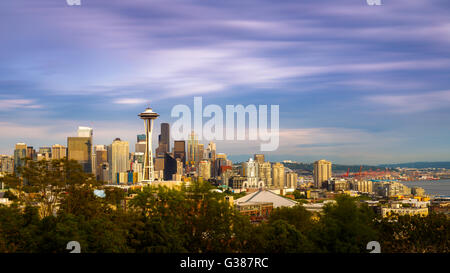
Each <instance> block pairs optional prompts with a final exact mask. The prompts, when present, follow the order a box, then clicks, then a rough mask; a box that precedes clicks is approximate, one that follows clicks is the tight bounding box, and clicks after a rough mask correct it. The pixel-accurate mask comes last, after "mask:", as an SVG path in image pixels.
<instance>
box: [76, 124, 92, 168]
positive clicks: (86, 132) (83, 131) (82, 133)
mask: <svg viewBox="0 0 450 273" xmlns="http://www.w3.org/2000/svg"><path fill="white" fill-rule="evenodd" d="M77 133H78V137H90V138H91V170H92V171H91V172H92V173H93V174H94V175H95V172H96V164H95V157H96V154H95V151H94V139H93V136H94V130H92V128H90V127H85V126H78V130H77Z"/></svg>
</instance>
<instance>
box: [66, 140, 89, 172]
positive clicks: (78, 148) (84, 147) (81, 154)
mask: <svg viewBox="0 0 450 273" xmlns="http://www.w3.org/2000/svg"><path fill="white" fill-rule="evenodd" d="M67 158H68V159H69V160H72V159H73V160H76V161H78V163H80V164H81V165H82V166H83V171H84V172H86V173H92V138H91V137H68V138H67Z"/></svg>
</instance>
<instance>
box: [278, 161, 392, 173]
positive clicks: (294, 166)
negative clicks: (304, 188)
mask: <svg viewBox="0 0 450 273" xmlns="http://www.w3.org/2000/svg"><path fill="white" fill-rule="evenodd" d="M283 165H284V166H286V167H288V168H289V169H291V170H295V171H303V172H312V171H313V169H314V166H313V163H283ZM360 167H361V165H340V164H332V165H331V169H332V171H333V172H346V171H347V170H348V169H350V172H359V169H360ZM380 168H383V167H381V166H370V165H362V171H369V170H372V171H376V170H377V169H380Z"/></svg>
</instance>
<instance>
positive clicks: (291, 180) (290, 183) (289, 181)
mask: <svg viewBox="0 0 450 273" xmlns="http://www.w3.org/2000/svg"><path fill="white" fill-rule="evenodd" d="M297 180H298V174H297V173H296V172H288V173H286V187H287V188H289V189H295V188H297Z"/></svg>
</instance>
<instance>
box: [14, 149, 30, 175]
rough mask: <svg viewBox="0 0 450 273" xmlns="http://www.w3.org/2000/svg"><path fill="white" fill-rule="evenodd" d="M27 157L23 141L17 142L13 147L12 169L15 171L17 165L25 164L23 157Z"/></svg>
mask: <svg viewBox="0 0 450 273" xmlns="http://www.w3.org/2000/svg"><path fill="white" fill-rule="evenodd" d="M26 157H27V145H26V144H25V143H17V144H16V147H15V149H14V171H15V172H17V168H18V167H23V166H25V158H26Z"/></svg>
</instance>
